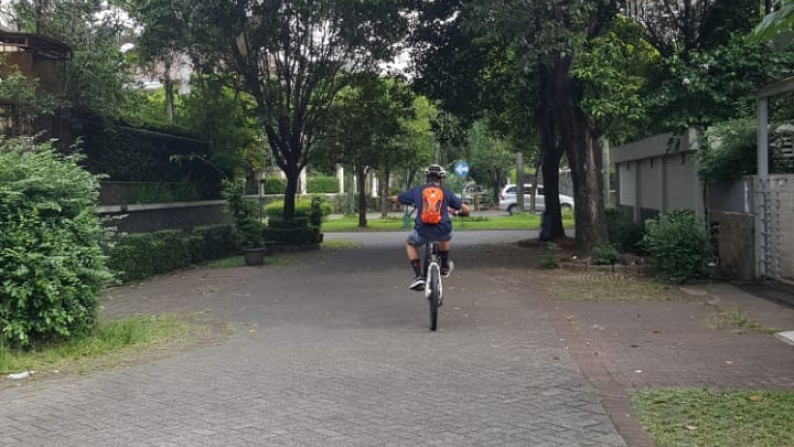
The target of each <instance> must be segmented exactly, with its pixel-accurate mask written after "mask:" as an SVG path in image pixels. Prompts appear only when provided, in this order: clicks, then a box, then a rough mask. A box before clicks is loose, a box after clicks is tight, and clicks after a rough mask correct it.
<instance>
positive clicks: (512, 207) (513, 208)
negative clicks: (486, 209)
mask: <svg viewBox="0 0 794 447" xmlns="http://www.w3.org/2000/svg"><path fill="white" fill-rule="evenodd" d="M515 212H516V206H515V205H510V206H508V207H507V214H509V215H511V216H512V215H513V214H515Z"/></svg>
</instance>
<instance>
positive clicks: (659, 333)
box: [653, 331, 662, 335]
mask: <svg viewBox="0 0 794 447" xmlns="http://www.w3.org/2000/svg"><path fill="white" fill-rule="evenodd" d="M653 334H654V335H662V331H653Z"/></svg>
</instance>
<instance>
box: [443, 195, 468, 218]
mask: <svg viewBox="0 0 794 447" xmlns="http://www.w3.org/2000/svg"><path fill="white" fill-rule="evenodd" d="M445 194H446V196H447V204H448V205H449V207H450V208H452V209H454V210H457V211H459V213H458V214H461V215H464V216H465V215H468V214H469V206H468V205H466V204H465V203H463V200H461V199H460V197H458V196H457V194H455V193H453V192H452V191H449V190H446V191H445Z"/></svg>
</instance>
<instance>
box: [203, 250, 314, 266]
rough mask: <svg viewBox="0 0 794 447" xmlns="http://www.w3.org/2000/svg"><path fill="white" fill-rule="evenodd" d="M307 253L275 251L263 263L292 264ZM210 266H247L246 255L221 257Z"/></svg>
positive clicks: (271, 264)
mask: <svg viewBox="0 0 794 447" xmlns="http://www.w3.org/2000/svg"><path fill="white" fill-rule="evenodd" d="M304 254H306V253H300V252H296V253H275V254H273V255H270V256H265V259H264V261H263V263H262V266H281V265H291V264H294V263H296V262H298V261H299V260H300V259H301V258H300V257H301V255H304ZM207 266H208V267H209V268H213V269H230V268H237V267H247V266H246V265H245V256H243V255H236V256H231V257H228V258H221V259H216V260H214V261H210V263H209V264H207Z"/></svg>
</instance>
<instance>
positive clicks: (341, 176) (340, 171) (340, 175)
mask: <svg viewBox="0 0 794 447" xmlns="http://www.w3.org/2000/svg"><path fill="white" fill-rule="evenodd" d="M336 179H337V180H338V181H339V194H344V193H345V168H344V167H342V165H339V166H337V167H336Z"/></svg>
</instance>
